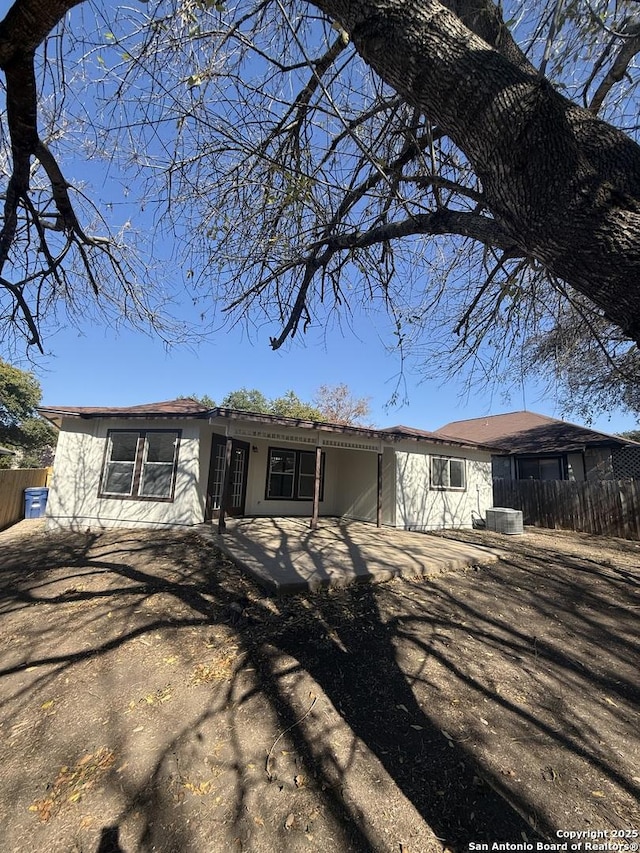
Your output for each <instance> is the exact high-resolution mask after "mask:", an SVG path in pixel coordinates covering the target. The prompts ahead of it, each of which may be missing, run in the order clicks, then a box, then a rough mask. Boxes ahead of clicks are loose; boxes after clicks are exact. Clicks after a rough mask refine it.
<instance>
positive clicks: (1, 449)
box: [0, 447, 16, 456]
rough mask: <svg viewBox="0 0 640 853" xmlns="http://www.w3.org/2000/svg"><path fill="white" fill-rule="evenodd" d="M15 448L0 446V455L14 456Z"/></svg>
mask: <svg viewBox="0 0 640 853" xmlns="http://www.w3.org/2000/svg"><path fill="white" fill-rule="evenodd" d="M15 455H16V452H15V450H9V448H8V447H0V456H15Z"/></svg>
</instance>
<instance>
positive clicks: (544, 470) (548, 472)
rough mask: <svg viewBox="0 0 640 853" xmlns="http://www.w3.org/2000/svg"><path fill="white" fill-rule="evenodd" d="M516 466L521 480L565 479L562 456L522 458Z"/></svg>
mask: <svg viewBox="0 0 640 853" xmlns="http://www.w3.org/2000/svg"><path fill="white" fill-rule="evenodd" d="M516 464H517V466H518V479H519V480H563V479H564V465H563V460H562V457H560V456H540V457H538V456H521V457H520V458H518V459H517V462H516Z"/></svg>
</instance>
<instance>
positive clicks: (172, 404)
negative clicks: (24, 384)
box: [38, 398, 491, 450]
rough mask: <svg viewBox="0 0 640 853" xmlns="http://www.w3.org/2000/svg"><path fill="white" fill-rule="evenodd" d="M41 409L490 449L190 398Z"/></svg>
mask: <svg viewBox="0 0 640 853" xmlns="http://www.w3.org/2000/svg"><path fill="white" fill-rule="evenodd" d="M38 412H39V413H40V414H41V415H42V416H43V417H45V418H47V419H48V420H49V421H51V422H52V423H54V424H55V425H56V426H57V427H60V426H61V425H62V419H63V418H82V419H94V418H124V419H130V418H132V419H133V418H140V419H142V418H144V419H155V418H189V419H190V418H200V419H207V420H212V421H214V420H244V421H251V422H253V423H263V424H264V423H266V424H273V425H277V426H282V427H296V428H301V429H313V430H316V431H320V432H334V433H335V432H339V433H343V434H345V435H353V436H362V437H366V438H378V439H380V438H382V439H386V440H387V441H400V440H402V439H409V440H413V441H421V440H422V441H431V442H433V443H435V444H443V445H450V446H455V447H467V448H474V449H476V448H479V449H485V450H490V449H491V448H489V447H485V446H484V445H483V444H481V443H479V442H476V441H468V440H466V439H459V438H455V437H451V436H443V435H438V434H436V433H434V432H426V431H425V430H419V429H413V428H411V427H406V426H394V427H388V428H386V429H371V428H370V427H358V426H345V425H344V424H335V423H328V422H324V421H308V420H303V419H300V418H285V417H281V416H279V415H268V414H263V413H261V412H246V411H241V410H239V409H227V408H221V407H219V406H217V407H215V408H212V409H211V408H206V407H205V406H203V405H202V404H201V403H199V402H198V401H197V400H192V399H189V398H184V399H179V400H166V401H164V402H161V403H145V404H143V405H140V406H40V407H39V408H38Z"/></svg>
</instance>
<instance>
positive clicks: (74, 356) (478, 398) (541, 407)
mask: <svg viewBox="0 0 640 853" xmlns="http://www.w3.org/2000/svg"><path fill="white" fill-rule="evenodd" d="M9 6H10V3H7V2H2V0H0V18H1V17H4V14H5V13H6V10H7V8H8V7H9ZM74 166H75V167H77V166H78V163H75V164H74ZM66 171H67V174H68V176H69V177H70V178H71V179H72V180H77V179H78V178H81V179H84V180H87V181H88V182H89V183H91V184H93V185H94V187H96V188H97V192H95V193H91V194H92V196H93V197H94V198H100V197H102V198H103V199H104V198H105V197H108V198H109V199H110V200H111V201H113V200H115V199H117V198H118V199H120V203H121V206H122V208H123V209H121V210H119V211H117V214H118V215H119V216H120V217H121V218H122V217H128V216H129V214H131V216H130V218H132V219H133V220H135V219H136V218H137V219H138V221H137V222H135V221H134V225H137V226H138V227H140V226H142V227H144V217H143V216H142V214H141V213H140V211H139V210H138V211H136V212H132V211H131V210H128V211H125V210H124V208H125V207H127V203H126V202H125V203H124V204H122V199H123V195H122V188H121V187H120V184H119V177H120V176H119V175H115V174H113V173H110V172H109V166H108V165H106V166H105V164H102V166H100V167H98V166H97V164H95V165H94V168H93V169H91V168H90V167H88V166H86V165H84V164H83V165H82V166H81V167H80V168H72V169H71V168H68V167H67V168H66ZM136 214H137V216H136ZM166 248H167V254H168V255H170V254H171V252H170V249H169V247H166ZM167 269H168V275H169V276H171V275H172V271H171V267H169V266H168V267H167ZM175 272H176V275H178V276H181V271H179V270H176V271H175ZM353 326H354V330H353V331H349V330H347V329H345V330H344V331H341V330H340V329H338V328H331V329H329V330H328V331H327V332H326V333H323V331H322V330H318V329H317V330H315V331H312V332H311V333H310V334H309V335H307V336H301V337H300V339H299V340H298V341H297V342H296V341H294V342H293V343H292V344H291V345H289V346H288V347H287V348H286V349H283V350H280V351H278V352H273V351H272V350H271V349H270V347H269V344H268V338H269V334H273V333H274V332H275V331H276V329H275V327H273V328H271V329H267V328H264V330H263V331H261V332H260V333H259V334H256V335H255V336H254V337H252V338H251V339H249V338H247V336H246V334H244V333H243V331H242V330H241V329H239V328H236V329H233V330H225V331H223V332H219V333H217V334H213V335H212V336H211V341H210V342H209V343H206V344H200V345H198V346H197V347H195V346H194V347H191V348H189V347H186V346H181V347H175V348H173V349H171V350H170V351H167V350H166V349H165V348H164V346H163V344H162V343H161V342H160V341H158V340H154V339H151V338H149V337H147V336H145V335H144V334H142V333H136V332H133V331H126V330H121V331H119V332H118V333H116V332H115V331H113V330H111V329H109V328H107V327H105V326H99V325H91V324H90V323H89V322H88V321H87V322H86V323H84V324H83V325H82V326H81V327H80V328H79V329H71V328H68V329H63V330H62V331H58V332H57V333H55V334H54V335H52V336H49V337H47V338H46V340H45V346H46V349H47V351H48V355H47V356H46V357H45V358H41V359H38V361H37V363H36V365H35V372H36V375H37V376H38V378H39V380H40V382H41V385H42V389H43V401H42V402H43V404H44V405H64V404H67V405H87V406H93V405H107V406H118V405H121V406H126V405H135V404H138V403H146V402H153V401H159V400H168V399H172V398H175V397H177V396H180V395H188V394H192V393H194V394H199V395H201V394H208V395H209V396H210V397H213V398H214V400H216V401H220V400H221V399H222V398H223V397H224V396H225V394H226V393H228V392H229V391H232V390H235V389H238V388H241V387H247V388H258V389H259V390H260V391H262V392H263V393H264V394H265V395H266V396H267V397H275V396H279V395H281V394H283V393H284V392H285V391H287V390H289V389H292V390H294V391H295V392H296V393H297V394H298V396H299V397H300V398H302V399H303V400H311V399H312V398H313V395H314V392H315V390H316V389H317V388H318V386H320V385H321V384H323V383H324V384H329V385H336V384H338V383H343V382H344V383H346V384H347V385H348V386H349V387H350V389H351V391H352V393H353V394H354V395H355V396H358V397H361V396H362V397H369V398H370V403H371V420H372V422H374V423H375V424H376V425H378V426H387V425H392V424H396V423H404V424H407V425H410V426H415V427H419V428H422V429H436V428H437V427H439V426H442V425H443V424H445V423H447V422H448V421H451V420H459V419H463V418H471V417H480V416H483V415H488V414H497V413H500V412H504V411H513V410H516V409H522V408H528V409H530V410H533V411H537V412H540V413H542V414H546V415H551V416H557V417H560V416H561V412H560V411H559V408H558V406H557V403H556V401H555V400H554V399H553V396H549V395H545V394H544V393H543V392H542V391H541V389H540V388H536V387H535V385H532V384H531V383H530V384H528V385H527V386H526V387H525V388H522V387H518V386H516V387H514V388H511V389H509V390H510V391H511V395H510V398H509V399H507V398H505V397H504V396H503V395H502V394H501V392H500V391H499V390H496V389H492V388H487V387H479V386H476V387H475V388H473V389H472V393H470V394H467V393H466V392H465V380H464V377H460V379H459V380H457V381H450V380H449V381H446V382H443V383H442V384H438V383H435V382H428V383H427V382H423V381H422V380H421V377H420V375H419V372H417V371H415V370H413V371H412V368H411V365H410V364H409V365H407V366H406V368H405V375H404V380H403V381H401V383H400V386H399V388H398V392H399V397H400V399H401V400H403V399H404V398H405V396H406V398H407V399H408V403H404V404H403V405H400V406H395V407H389V405H388V404H389V401H390V399H391V397H392V396H393V394H394V391H395V390H396V387H397V383H398V372H399V370H400V364H399V361H398V358H397V357H396V356H394V355H393V354H390V353H389V352H388V351H387V350H386V348H385V345H384V343H383V340H384V341H389V340H392V337H391V335H390V328H389V325H388V321H387V320H386V318H385V317H383V316H376V315H375V314H374V315H368V316H365V315H363V314H358V315H357V316H356V317H355V318H354V321H353ZM18 366H25V365H21V364H18ZM32 369H33V368H32ZM592 425H593V427H594V428H596V429H600V430H602V431H605V432H619V431H622V430H625V429H632V428H636V427H637V422H636V419H635V418H634V417H633V416H630V415H625V414H622V413H621V412H616V411H613V412H610V413H609V414H608V415H604V416H600V417H598V418H594V420H593V423H592Z"/></svg>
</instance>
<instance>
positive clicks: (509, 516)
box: [487, 506, 524, 533]
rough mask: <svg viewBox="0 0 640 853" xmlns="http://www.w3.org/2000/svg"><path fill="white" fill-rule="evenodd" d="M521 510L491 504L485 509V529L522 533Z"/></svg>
mask: <svg viewBox="0 0 640 853" xmlns="http://www.w3.org/2000/svg"><path fill="white" fill-rule="evenodd" d="M523 529H524V528H523V522H522V510H519V509H509V507H504V506H492V507H491V508H490V509H488V510H487V530H495V532H496V533H522V532H523Z"/></svg>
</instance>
